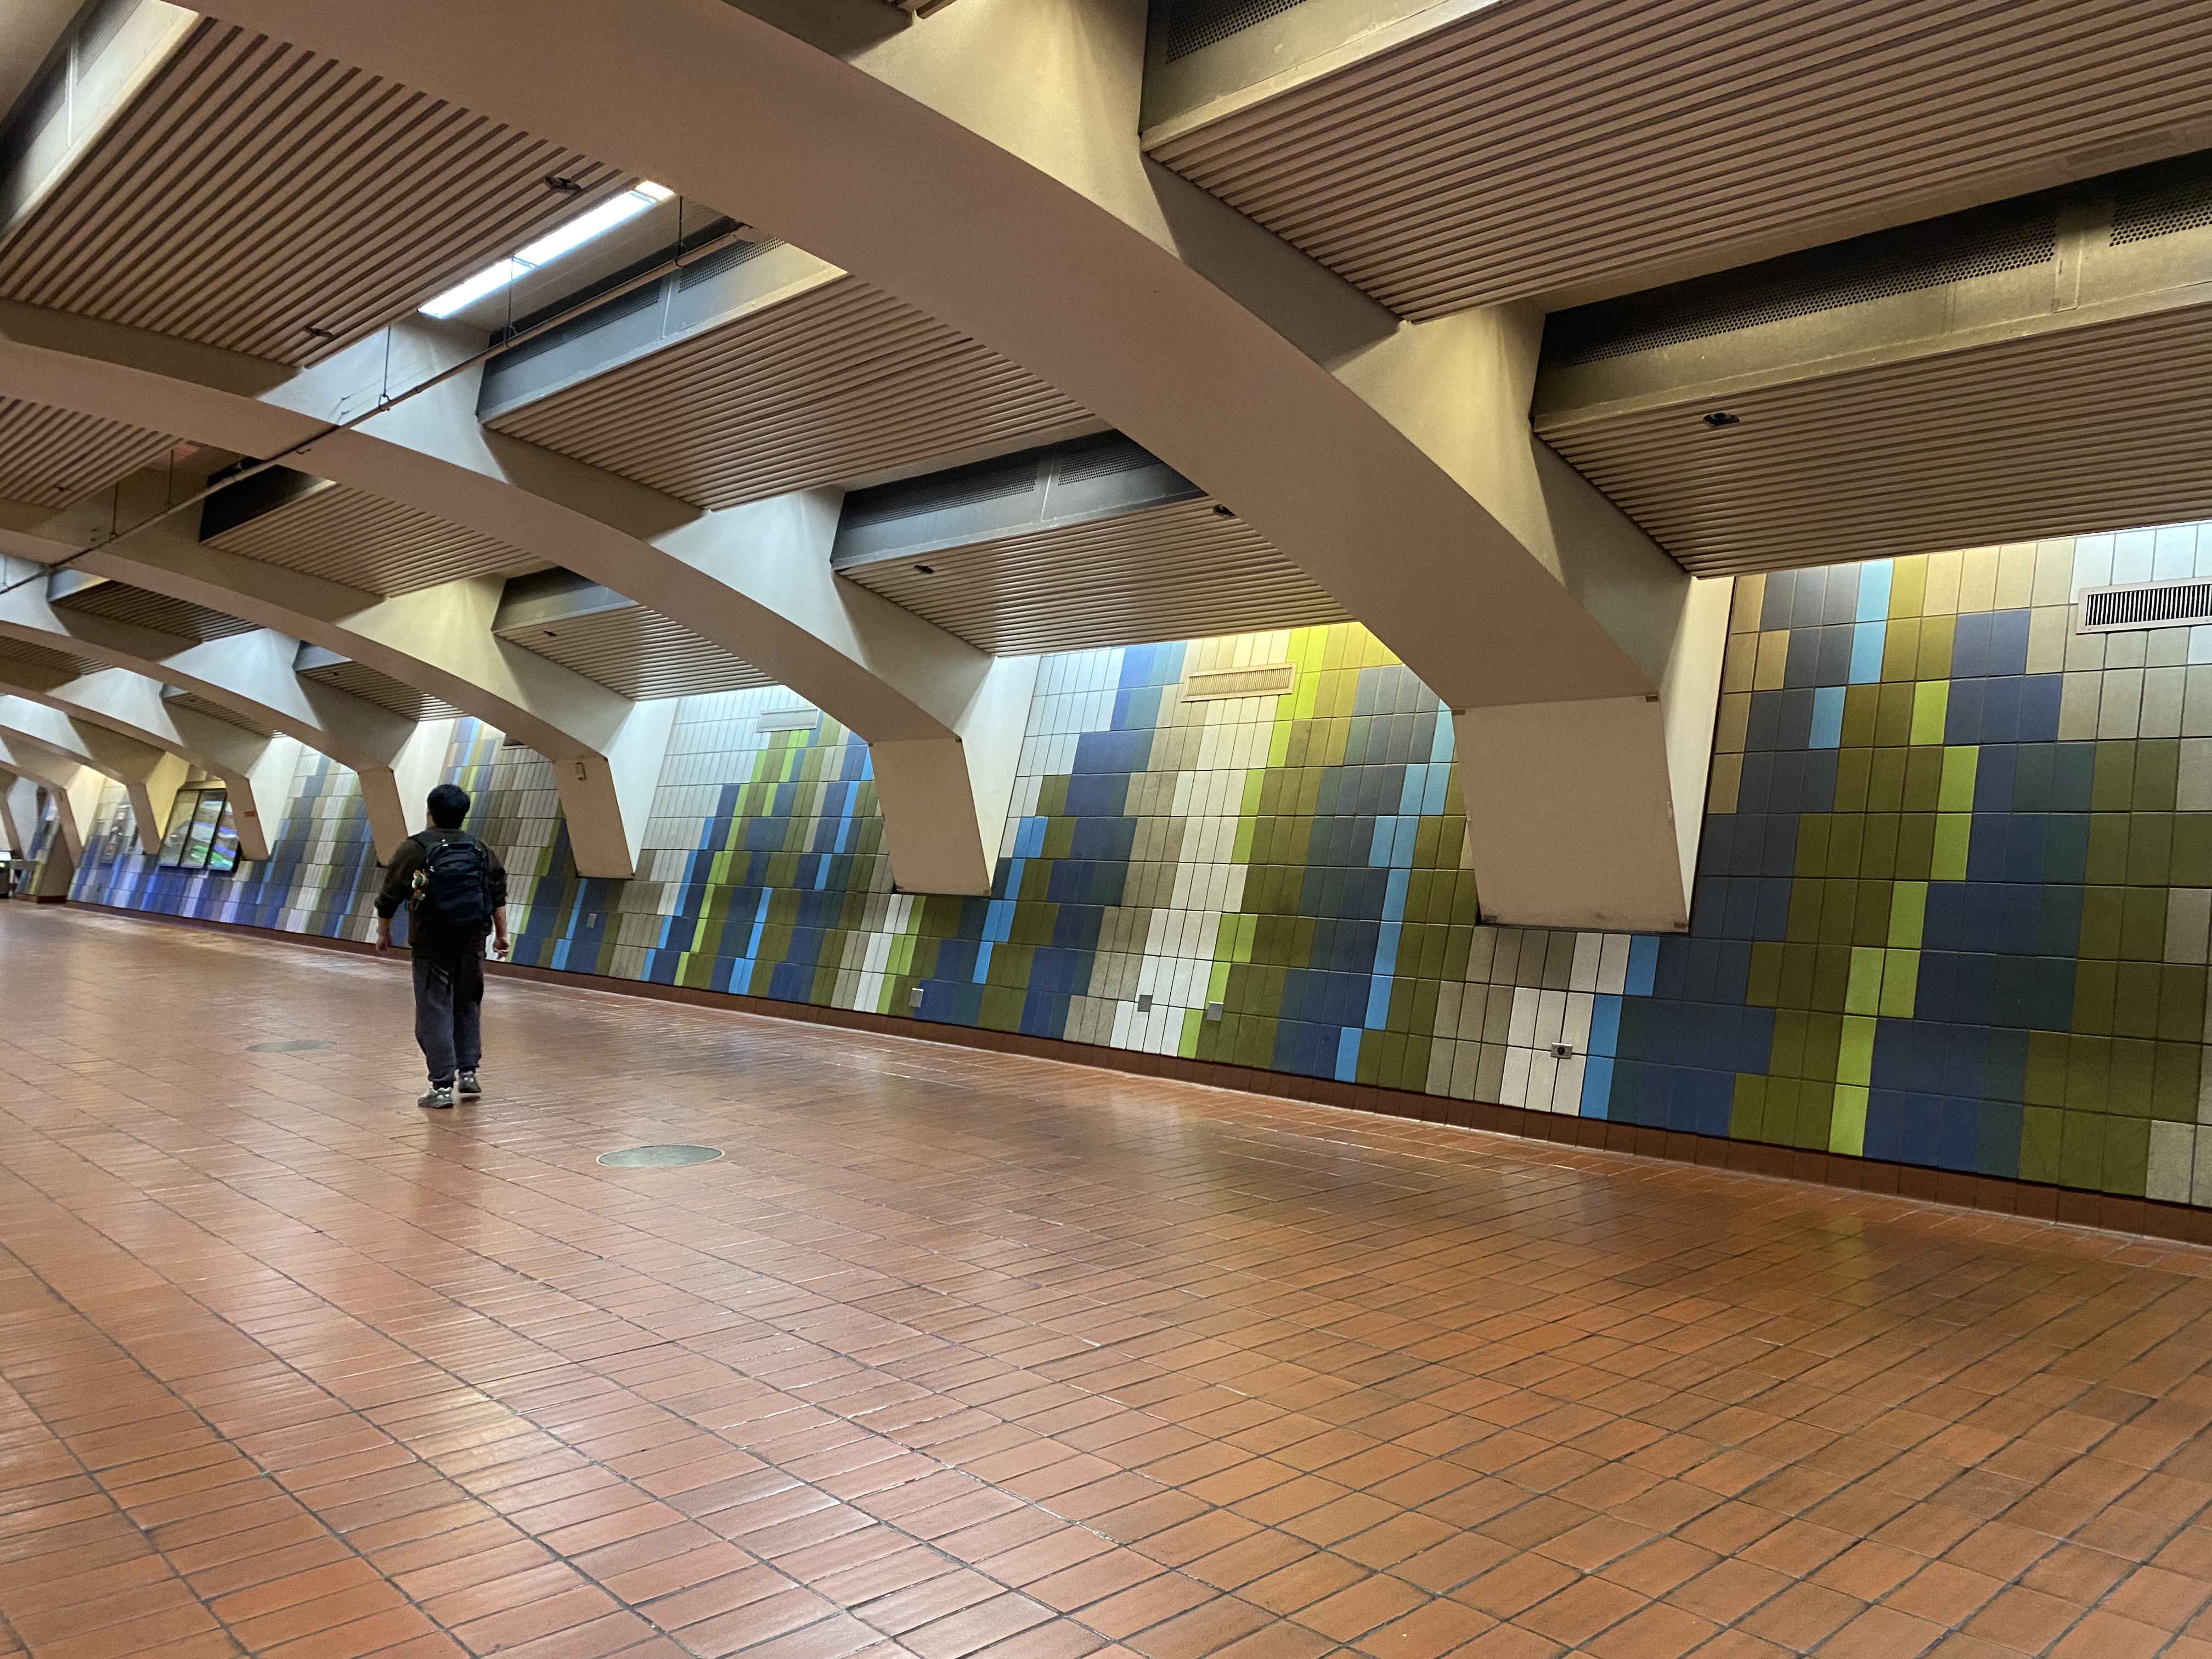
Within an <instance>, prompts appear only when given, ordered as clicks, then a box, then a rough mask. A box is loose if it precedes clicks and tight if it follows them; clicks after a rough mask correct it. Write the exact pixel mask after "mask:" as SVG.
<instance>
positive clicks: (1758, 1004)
mask: <svg viewBox="0 0 2212 1659" xmlns="http://www.w3.org/2000/svg"><path fill="white" fill-rule="evenodd" d="M1782 963H1783V946H1782V945H1780V944H1778V943H1775V942H1772V941H1769V940H1765V939H1761V940H1759V941H1758V942H1757V943H1755V944H1753V945H1752V947H1751V971H1750V973H1749V975H1747V978H1746V981H1745V987H1744V997H1743V1000H1744V1001H1745V1002H1746V1003H1747V1005H1749V1006H1752V1007H1753V1008H1778V1007H1790V1006H1799V1005H1794V1004H1789V1003H1784V1001H1783V1000H1782Z"/></svg>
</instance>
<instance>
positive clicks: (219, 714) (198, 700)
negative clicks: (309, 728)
mask: <svg viewBox="0 0 2212 1659" xmlns="http://www.w3.org/2000/svg"><path fill="white" fill-rule="evenodd" d="M163 701H164V702H167V704H168V705H169V707H170V708H185V709H190V710H191V712H192V713H193V714H205V715H206V716H207V717H208V718H209V719H210V720H222V721H224V722H225V723H227V724H228V725H231V726H239V727H240V728H242V729H243V730H246V731H248V732H264V733H265V732H266V731H267V729H268V728H266V727H265V726H256V725H254V724H253V722H252V721H251V720H247V719H246V716H245V715H243V714H240V713H239V712H238V710H236V709H235V708H228V707H226V706H225V705H223V704H222V703H219V702H216V701H215V700H214V699H213V698H210V697H204V696H200V695H199V693H198V692H197V691H171V692H168V693H167V694H166V696H164V698H163Z"/></svg>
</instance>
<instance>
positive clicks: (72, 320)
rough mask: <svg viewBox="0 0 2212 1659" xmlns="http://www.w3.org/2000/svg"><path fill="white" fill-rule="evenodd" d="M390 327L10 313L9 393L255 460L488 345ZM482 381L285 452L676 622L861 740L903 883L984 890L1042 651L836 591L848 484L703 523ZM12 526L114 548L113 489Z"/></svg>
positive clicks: (45, 540)
mask: <svg viewBox="0 0 2212 1659" xmlns="http://www.w3.org/2000/svg"><path fill="white" fill-rule="evenodd" d="M388 333H389V335H390V339H389V343H388V345H389V349H388V353H387V341H386V337H385V336H383V335H380V336H378V337H375V338H374V339H373V340H370V341H367V342H364V343H362V345H360V346H356V347H355V348H353V349H350V350H349V351H345V352H342V353H340V354H338V355H337V356H335V357H333V358H331V359H330V360H328V361H326V362H323V363H320V364H319V365H317V366H315V367H314V368H310V369H307V370H304V371H300V372H296V373H295V372H294V371H291V370H288V369H285V368H282V367H281V366H278V365H275V364H270V363H267V362H261V361H259V360H258V359H254V358H248V357H243V356H238V355H237V354H235V353H232V352H227V351H222V350H218V349H213V348H210V347H205V346H200V345H197V344H193V343H190V342H186V341H180V340H173V339H168V338H165V337H161V336H158V335H153V334H149V333H146V332H144V331H141V330H137V329H130V328H121V327H118V326H116V325H112V324H106V323H101V322H97V321H94V320H93V319H88V318H81V317H74V316H70V315H66V314H64V313H59V312H52V311H45V310H41V309H40V308H38V307H30V306H24V305H21V304H17V303H14V302H11V301H0V396H9V397H17V398H26V399H28V400H30V401H33V402H39V403H45V404H52V405H54V406H56V407H59V408H64V409H71V410H79V411H81V412H83V413H87V414H96V415H100V416H102V417H103V418H107V419H116V420H128V421H132V422H138V423H141V424H145V425H150V426H154V427H156V428H159V429H161V430H163V431H171V432H177V433H180V434H184V435H189V436H191V437H194V438H197V439H199V440H201V441H205V442H210V443H216V444H220V445H222V447H225V448H229V449H234V450H237V451H239V452H240V453H244V454H252V455H275V454H281V453H286V452H287V451H288V450H289V449H290V448H291V447H292V446H294V445H296V444H301V443H303V442H306V441H308V440H310V439H313V438H315V437H316V435H318V434H319V433H321V432H323V431H325V428H326V427H327V425H328V423H329V422H333V421H337V420H341V419H344V418H347V417H349V416H353V415H356V414H358V413H359V412H360V411H361V410H362V409H364V408H367V407H371V406H374V404H375V403H376V401H377V399H378V398H379V397H380V394H381V392H382V389H383V387H384V386H386V385H387V384H388V385H390V386H408V385H411V384H414V383H416V382H418V381H420V380H425V379H427V378H428V376H429V375H430V374H434V373H435V372H437V371H438V370H440V369H441V368H445V367H447V366H449V365H451V364H453V363H454V362H458V361H459V359H461V358H462V357H464V356H467V355H468V354H469V353H470V352H471V351H472V350H474V349H477V341H476V340H475V339H474V337H465V335H464V331H459V330H458V329H455V328H453V327H449V326H444V325H424V324H406V325H395V326H394V327H393V328H392V330H390V331H388ZM481 378H482V376H481V371H480V369H477V368H471V369H470V370H469V371H467V372H466V373H464V374H457V375H456V376H455V377H454V378H453V380H449V381H447V382H446V383H445V384H444V385H442V386H438V387H436V388H435V389H434V390H433V391H431V392H427V393H425V394H424V395H422V397H420V398H414V399H412V400H410V402H408V403H406V404H401V405H399V406H398V407H396V408H394V409H392V410H388V411H386V413H384V414H382V415H380V416H376V417H375V418H374V419H373V420H370V421H368V422H365V423H364V424H363V425H362V426H361V427H359V428H354V429H352V430H349V431H347V432H343V433H339V434H335V435H331V436H329V437H327V438H325V439H322V440H321V441H317V442H314V443H313V444H312V445H311V446H310V447H309V448H308V449H307V451H305V452H304V453H299V454H296V455H293V456H290V457H289V459H290V460H291V461H292V462H293V463H295V464H296V465H298V466H300V467H301V468H302V469H303V470H306V471H312V472H313V473H314V474H316V475H317V476H319V477H325V478H331V479H334V480H336V481H337V482H339V483H345V484H349V485H352V486H354V487H356V488H358V489H365V490H368V491H370V492H372V493H374V494H375V495H380V496H382V497H384V498H386V499H387V500H391V501H398V502H402V503H404V504H405V505H407V506H410V507H416V508H417V509H419V510H421V511H422V512H425V513H432V514H435V516H437V517H439V518H441V519H444V520H448V521H450V522H452V523H454V524H458V525H461V526H465V527H466V528H468V529H471V530H473V531H476V532H478V533H480V534H483V535H485V536H489V537H491V538H495V539H497V540H500V541H503V542H506V543H507V544H510V545H513V546H515V547H519V548H522V549H525V550H528V551H531V552H533V553H535V554H538V556H542V557H543V558H544V559H545V560H546V561H547V562H550V563H554V564H558V565H562V566H564V567H565V568H568V569H572V570H574V571H577V572H579V573H580V574H583V575H585V576H587V577H589V578H590V579H591V580H593V581H597V582H600V583H602V584H604V585H605V586H608V587H610V588H612V589H613V590H615V591H616V592H619V593H622V594H623V595H624V596H625V597H627V598H629V599H635V600H636V601H637V602H638V603H639V604H641V605H646V606H647V607H648V608H650V609H653V610H655V611H660V612H661V613H662V614H664V615H666V616H671V617H678V618H680V619H681V620H682V621H683V623H684V626H685V627H686V628H689V629H691V630H692V631H694V632H696V633H697V634H700V635H702V636H704V637H706V638H707V639H709V640H711V641H714V643H716V644H718V645H720V646H722V647H725V648H726V649H727V650H729V651H731V652H732V653H735V654H736V655H738V656H739V657H741V658H743V659H744V660H745V661H747V662H750V663H751V664H753V665H755V666H757V667H758V668H760V669H761V670H762V671H763V672H766V673H768V674H769V675H770V676H772V677H773V678H775V679H776V680H778V681H779V682H781V684H785V685H787V686H789V687H790V688H791V689H792V690H794V691H796V692H798V693H799V696H803V697H805V698H806V699H807V700H808V701H809V702H812V703H814V704H816V705H817V707H819V708H823V709H824V710H826V711H827V712H828V713H829V714H830V715H832V716H833V717H834V718H835V719H836V720H839V721H840V722H841V723H842V724H844V725H845V726H848V727H850V728H851V729H852V730H853V731H854V732H858V733H859V734H860V736H861V737H862V738H865V739H866V741H867V742H868V744H870V746H871V749H872V750H873V751H875V755H876V763H875V765H876V773H877V790H878V796H879V798H880V799H881V803H882V807H883V813H884V840H885V845H886V848H887V849H888V851H889V853H890V859H891V867H892V874H893V878H894V879H895V880H896V881H897V882H898V884H900V885H901V886H902V887H905V888H908V889H909V890H915V891H933V892H953V893H969V894H980V893H985V892H987V891H989V890H990V884H991V877H992V873H993V866H994V861H995V859H996V855H997V852H998V844H999V839H1000V830H1001V829H1002V828H1003V827H1004V824H1005V821H1006V805H1007V799H1008V798H1009V797H1010V795H1011V792H1012V777H1013V770H1014V765H1015V763H1016V761H1017V760H1018V752H1019V746H1020V732H1019V731H1018V729H1017V730H1014V731H1013V732H1012V737H1011V738H1009V737H1008V736H1007V732H1008V729H1009V726H1010V720H1009V716H1008V714H1007V711H1008V709H1009V708H1013V707H1015V706H1017V705H1020V706H1023V707H1024V708H1025V706H1026V702H1027V700H1028V696H1029V692H1030V689H1031V688H1032V687H1033V686H1034V684H1035V683H1036V661H1035V659H1030V658H1018V659H1016V658H1009V659H997V660H994V659H992V658H990V657H988V656H986V655H985V654H984V653H981V652H980V651H977V650H976V649H975V647H972V646H970V645H968V644H967V643H965V642H964V641H961V640H958V639H957V638H955V637H954V636H953V635H951V634H948V633H946V632H945V630H944V629H939V628H938V627H937V626H935V625H934V624H933V623H927V622H925V621H923V620H922V619H921V617H916V616H915V615H913V614H912V613H911V612H909V611H904V610H902V609H901V608H900V607H899V606H897V605H893V604H891V603H890V601H889V600H887V599H882V598H880V597H879V596H878V595H876V594H873V593H870V592H866V590H864V589H860V588H856V587H855V586H854V585H853V584H851V583H849V582H842V581H839V580H837V579H836V576H835V574H833V572H832V571H831V568H830V565H829V549H830V544H831V542H832V541H833V540H834V538H835V535H836V520H837V512H838V508H839V506H840V498H839V497H838V495H836V492H835V491H808V492H803V493H800V494H798V495H788V496H783V497H780V498H778V499H776V500H774V501H757V502H752V503H750V504H748V505H745V506H743V507H732V508H729V509H726V510H725V511H722V512H719V513H702V512H701V511H699V510H698V509H696V508H695V507H691V506H690V505H689V504H688V503H685V502H683V501H678V500H676V499H675V498H674V497H672V496H668V495H661V494H660V493H659V491H657V490H653V489H647V488H645V487H644V486H642V485H640V484H636V483H631V482H630V481H629V480H628V479H626V478H622V477H617V476H616V475H614V474H612V473H610V472H605V471H601V470H599V469H598V468H596V467H592V466H589V465H585V464H584V463H582V462H579V461H574V460H571V459H568V457H566V456H562V455H556V454H555V453H552V452H551V451H550V450H545V449H541V448H538V447H537V446H535V445H532V444H528V443H525V442H523V441H520V440H518V439H513V438H508V437H505V436H502V435H500V434H497V433H491V432H487V431H486V430H484V428H483V427H482V426H481V425H479V424H478V422H477V418H476V400H477V386H478V382H479V381H480V380H481ZM15 517H16V518H17V520H19V522H17V523H16V524H15V526H13V528H14V530H15V532H16V533H15V534H14V535H13V536H12V537H10V536H5V535H0V545H8V546H9V547H11V548H12V549H13V550H15V551H16V552H18V553H19V554H21V555H22V556H27V557H33V558H52V557H54V556H56V554H55V553H54V551H53V549H54V548H55V547H57V546H58V547H61V548H66V549H70V550H74V549H75V548H76V547H82V546H84V545H87V544H89V543H91V542H93V541H94V540H97V539H99V538H100V536H101V535H102V534H103V533H104V532H105V531H106V527H107V526H108V525H109V524H110V522H111V521H112V514H111V513H109V512H108V511H107V508H106V504H105V499H104V498H103V500H102V502H101V503H100V505H98V506H96V507H82V508H81V509H80V510H78V511H77V512H75V513H62V514H59V515H57V516H55V517H53V518H52V519H51V520H33V519H27V518H25V516H24V515H22V514H21V513H18V514H16V515H15ZM126 521H127V520H126ZM27 532H34V533H27ZM85 568H95V567H94V566H92V565H89V564H88V565H87V566H86V567H85ZM256 568H258V569H264V570H265V569H267V568H268V567H266V566H257V567H256ZM397 602H398V601H396V600H395V601H393V603H397ZM333 648H337V647H333ZM402 678H404V676H403V677H402ZM409 683H410V684H413V683H414V682H412V681H410V682H409ZM422 689H425V690H427V689H428V687H427V686H426V687H424V688H422ZM441 695H442V694H441ZM449 701H455V700H453V699H449ZM455 706H456V707H465V706H467V705H466V704H465V702H459V701H455ZM1001 785H1003V787H1001ZM610 867H611V866H610Z"/></svg>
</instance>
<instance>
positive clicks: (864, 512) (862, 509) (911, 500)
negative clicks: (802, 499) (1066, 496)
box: [846, 454, 1036, 525]
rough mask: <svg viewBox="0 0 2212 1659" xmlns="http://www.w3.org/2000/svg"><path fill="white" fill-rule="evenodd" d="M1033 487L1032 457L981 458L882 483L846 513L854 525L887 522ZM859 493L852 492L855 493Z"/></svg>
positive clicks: (944, 509) (1020, 492) (966, 504)
mask: <svg viewBox="0 0 2212 1659" xmlns="http://www.w3.org/2000/svg"><path fill="white" fill-rule="evenodd" d="M1035 488H1036V456H1035V455H1034V454H1029V455H1024V456H1022V457H1021V458H1020V459H1018V460H1017V461H1015V462H1013V463H1012V464H1011V465H1010V464H1008V463H1006V462H1004V461H985V462H983V463H982V464H981V465H979V466H973V467H966V466H963V467H957V468H955V469H953V470H952V471H948V472H940V473H937V474H935V475H933V476H932V477H927V478H922V479H919V480H917V481H916V482H915V483H910V484H884V485H882V486H880V487H879V489H874V490H870V491H868V492H867V496H866V499H864V500H861V501H856V502H855V503H854V506H853V507H849V508H848V510H847V512H846V520H847V521H848V522H849V523H851V524H854V525H871V524H889V523H890V522H891V521H892V520H896V519H915V518H920V517H921V515H922V514H923V513H943V512H945V511H947V510H949V509H950V508H952V507H973V506H975V505H976V504H977V503H978V502H981V501H1000V500H1003V499H1005V498H1006V496H1009V495H1027V494H1028V493H1029V492H1030V490H1032V489H1035ZM854 494H855V495H859V494H860V492H859V491H855V492H854Z"/></svg>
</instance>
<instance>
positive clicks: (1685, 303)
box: [1544, 204, 2058, 367]
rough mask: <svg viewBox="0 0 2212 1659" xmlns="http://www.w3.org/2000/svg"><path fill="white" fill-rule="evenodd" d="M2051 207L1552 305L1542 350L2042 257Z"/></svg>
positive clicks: (1907, 287) (1768, 319) (1586, 358)
mask: <svg viewBox="0 0 2212 1659" xmlns="http://www.w3.org/2000/svg"><path fill="white" fill-rule="evenodd" d="M2057 234H2058V221H2057V214H2056V212H2055V211H2053V210H2051V209H2050V208H2049V207H2047V206H2046V207H2045V208H2044V209H2043V210H2041V211H2039V212H2035V213H2033V214H2030V215H2028V216H2021V213H2020V210H2019V209H2018V207H2017V206H2015V205H2011V204H2008V205H2006V206H2004V207H2002V208H1999V209H1996V210H1981V211H1977V212H1973V213H1966V214H1960V215H1957V216H1954V217H1953V218H1950V219H1945V220H1937V221H1935V222H1930V223H1927V224H1919V225H1909V226H1906V227H1905V228H1902V229H1899V230H1888V231H1878V232H1876V233H1875V234H1873V235H1871V236H1862V237H1858V238H1856V239H1854V240H1850V241H1848V242H1841V243H1838V244H1836V245H1835V246H1831V247H1821V248H1813V249H1810V250H1808V252H1803V253H1791V254H1786V255H1784V257H1783V258H1778V259H1769V260H1767V261H1765V263H1764V264H1756V265H1750V266H1747V267H1746V268H1745V269H1743V270H1735V271H1729V272H1725V273H1723V274H1721V275H1719V276H1701V277H1698V278H1694V279H1693V280H1692V281H1689V282H1686V283H1674V284H1672V285H1670V286H1668V287H1666V288H1656V289H1650V290H1649V291H1647V292H1645V293H1643V294H1632V295H1626V296H1624V297H1623V298H1621V299H1619V300H1605V301H1600V302H1599V303H1597V304H1595V305H1590V306H1582V307H1577V308H1576V309H1574V310H1571V311H1562V312H1557V313H1553V316H1552V317H1551V319H1549V321H1548V322H1547V325H1546V326H1545V334H1544V348H1545V349H1544V355H1545V357H1546V359H1547V362H1551V363H1553V364H1556V365H1559V366H1560V367H1571V366H1572V365H1575V364H1577V363H1595V362H1603V361H1605V360H1606V359H1607V358H1612V357H1626V356H1631V355H1632V354H1633V353H1636V352H1639V351H1656V350H1658V349H1661V348H1662V347H1666V346H1673V345H1684V344H1687V343H1689V342H1690V341H1692V340H1707V339H1711V338H1712V337H1714V336H1716V335H1719V334H1732V333H1735V331H1737V330H1739V329H1746V328H1756V327H1758V326H1759V325H1760V324H1762V323H1778V322H1784V321H1787V320H1788V319H1790V318H1793V317H1809V316H1812V315H1814V313H1818V312H1823V311H1837V310H1840V309H1841V308H1842V307H1845V306H1855V305H1863V304H1864V303H1865V302H1866V301H1869V300H1884V299H1888V298H1891V297H1892V296H1893V295H1899V294H1911V293H1917V292H1918V291H1920V290H1921V289H1930V288H1942V287H1943V286H1944V285H1945V284H1947V283H1957V282H1964V281H1966V280H1967V279H1968V278H1971V277H1975V276H1996V275H1997V274H1998V273H1999V272H2001V271H2007V270H2024V269H2026V268H2027V267H2029V266H2032V265H2040V264H2049V263H2050V262H2051V258H2053V257H2054V255H2055V254H2056V252H2057Z"/></svg>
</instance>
